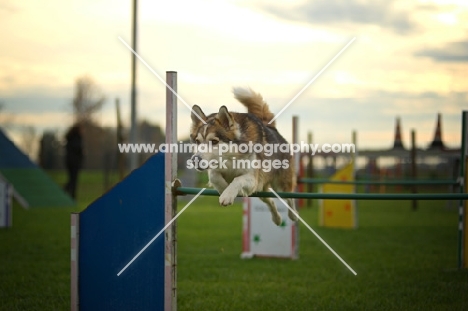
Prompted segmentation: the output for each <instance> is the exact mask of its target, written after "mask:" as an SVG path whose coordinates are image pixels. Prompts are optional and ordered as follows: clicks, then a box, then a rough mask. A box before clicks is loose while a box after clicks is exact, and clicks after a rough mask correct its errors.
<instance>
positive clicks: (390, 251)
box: [0, 172, 468, 310]
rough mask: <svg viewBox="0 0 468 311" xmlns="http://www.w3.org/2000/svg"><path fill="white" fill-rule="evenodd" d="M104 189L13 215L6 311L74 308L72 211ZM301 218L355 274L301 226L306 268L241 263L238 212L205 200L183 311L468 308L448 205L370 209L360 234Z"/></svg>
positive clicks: (0, 271)
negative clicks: (65, 204) (64, 204)
mask: <svg viewBox="0 0 468 311" xmlns="http://www.w3.org/2000/svg"><path fill="white" fill-rule="evenodd" d="M52 176H53V178H55V179H56V180H57V181H59V182H60V183H62V182H63V175H62V174H60V173H57V172H56V173H54V174H52ZM102 189H103V187H102V177H101V176H100V174H96V173H85V174H83V175H82V176H81V180H80V189H79V206H78V207H77V208H76V209H60V208H55V209H52V208H50V209H49V208H41V209H30V210H27V211H25V210H23V209H21V208H20V207H18V206H15V207H14V211H13V213H14V219H13V227H12V228H11V229H8V230H0V310H69V308H70V302H69V301H70V291H69V284H70V276H69V270H70V264H69V262H70V245H69V244H70V242H69V240H70V213H71V212H72V211H75V210H81V209H83V208H84V207H85V206H87V204H89V203H90V202H91V200H93V199H95V198H97V197H98V196H99V195H100V193H102ZM184 203H185V202H181V205H182V204H184ZM301 216H302V217H303V218H304V219H305V220H306V221H307V222H308V223H309V224H310V225H311V226H312V227H313V228H314V229H315V230H316V231H317V232H318V233H319V234H320V235H321V236H322V238H323V239H324V240H326V241H327V242H328V243H329V244H330V246H331V247H332V248H334V249H335V251H336V252H337V253H338V254H340V255H341V256H342V257H343V259H344V260H346V261H347V262H348V263H349V265H350V266H351V267H352V268H353V269H354V270H356V272H357V273H358V275H357V276H354V275H353V274H352V273H350V272H349V271H348V270H347V269H346V268H345V267H344V266H343V265H342V264H341V263H340V262H339V261H338V260H337V259H336V258H335V257H334V256H333V255H332V254H331V253H330V252H329V251H328V250H327V249H326V248H325V247H324V246H323V245H322V244H321V243H320V242H319V241H318V240H317V239H316V238H315V237H314V236H313V235H312V234H311V233H310V232H309V231H308V230H307V228H305V227H304V226H302V225H301V226H300V258H299V260H295V261H290V260H280V259H252V260H241V259H240V257H239V255H240V253H241V248H242V247H241V228H242V227H241V206H240V204H237V205H235V206H231V207H227V208H221V207H218V204H217V201H216V198H208V197H204V198H199V199H198V200H197V201H196V202H195V203H194V204H193V205H192V206H190V207H189V208H188V209H187V211H186V212H185V213H184V214H183V215H182V216H181V217H180V218H179V220H178V232H179V236H178V309H179V310H468V294H467V293H468V273H467V271H458V270H456V255H457V210H456V209H455V208H447V207H446V204H445V202H443V201H432V202H430V201H421V203H420V208H419V210H418V211H416V212H413V211H411V208H410V202H408V201H400V202H397V201H394V202H392V201H362V202H359V229H357V230H336V229H324V228H320V227H317V208H316V206H314V207H312V208H310V209H303V210H301Z"/></svg>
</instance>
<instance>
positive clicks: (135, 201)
mask: <svg viewBox="0 0 468 311" xmlns="http://www.w3.org/2000/svg"><path fill="white" fill-rule="evenodd" d="M166 81H167V84H168V85H167V87H166V143H175V142H177V135H176V129H177V119H176V118H177V101H176V95H175V94H174V93H173V92H172V90H174V92H177V84H176V72H167V73H166ZM467 120H468V112H464V113H463V143H462V157H461V158H462V163H463V165H462V170H461V172H460V178H462V179H463V182H464V184H463V185H465V187H462V189H461V193H459V194H446V193H442V194H434V193H432V194H388V193H387V194H362V193H348V194H346V193H341V194H331V193H281V192H279V193H273V192H258V193H255V194H253V195H252V196H251V197H272V198H276V195H278V196H279V197H281V198H304V199H340V200H342V199H345V200H348V199H351V200H413V199H421V200H432V199H435V200H460V206H461V207H460V258H461V259H462V262H463V267H466V264H467V261H466V260H467V257H468V256H467V254H466V250H467V249H468V248H467V247H466V243H467V241H468V238H467V234H468V230H467V229H466V224H467V222H466V215H467V211H466V210H467V206H466V200H467V199H468V194H467V193H466V190H465V189H466V176H467V175H466V174H465V172H466V168H467V158H466V154H467V150H466V148H467V145H468V144H466V140H467V138H468V135H467V124H468V122H467ZM162 172H164V174H163V173H162ZM176 172H177V154H173V153H166V154H164V155H162V154H157V155H154V156H153V157H151V158H150V159H149V160H148V161H147V162H146V163H145V164H144V165H143V166H141V167H140V168H139V169H137V170H134V171H133V172H132V173H131V174H130V175H129V176H128V177H127V178H126V179H125V180H123V181H122V182H120V183H119V184H117V185H116V186H115V187H114V188H112V189H111V190H110V191H109V192H107V193H105V194H104V195H103V196H102V197H101V198H99V199H98V200H96V201H95V202H94V203H92V204H91V205H90V206H88V208H87V209H85V210H84V211H83V212H81V213H75V214H72V215H71V309H72V310H79V309H83V310H130V309H132V310H142V311H144V310H166V311H169V310H172V311H174V310H176V309H177V251H176V250H177V222H176V221H174V219H173V218H174V216H175V215H176V207H177V196H178V195H195V194H197V195H199V194H202V195H210V196H219V193H218V192H217V191H216V190H213V189H198V188H187V187H182V186H181V185H180V184H178V182H177V180H176ZM462 206H463V207H462ZM220 212H222V211H220ZM268 219H269V220H270V217H268ZM169 225H170V227H168V228H167V229H166V231H165V232H164V234H163V235H161V236H160V237H159V238H157V239H155V240H154V243H152V244H150V245H149V244H148V241H152V238H154V237H155V235H156V234H157V233H158V232H159V231H161V229H163V228H165V227H166V226H169ZM305 225H306V224H305ZM308 228H309V227H308ZM146 245H148V246H147V248H146V249H144V252H143V253H138V252H139V251H140V252H141V250H142V248H144V247H145V246H146ZM136 253H138V254H140V256H139V257H138V258H137V259H136V260H135V261H134V262H133V263H132V264H131V265H128V264H127V263H129V260H131V259H132V258H135V257H134V255H135V254H136ZM339 259H340V258H339ZM130 262H131V261H130ZM125 264H127V266H125ZM124 266H125V267H127V268H126V270H125V271H124V272H123V273H122V268H124ZM119 271H120V272H119Z"/></svg>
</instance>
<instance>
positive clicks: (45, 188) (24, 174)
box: [0, 129, 75, 208]
mask: <svg viewBox="0 0 468 311" xmlns="http://www.w3.org/2000/svg"><path fill="white" fill-rule="evenodd" d="M0 150H1V151H2V152H1V153H0V178H2V179H4V180H6V181H8V183H9V184H10V185H12V187H13V188H12V191H13V197H14V198H15V200H16V201H17V202H18V203H19V204H20V205H21V206H22V207H24V208H29V207H56V206H60V207H66V206H74V205H75V202H74V201H73V199H72V198H71V197H70V196H68V194H66V193H65V192H64V191H63V190H62V189H61V188H60V187H59V186H58V185H57V184H56V183H55V182H54V181H53V180H52V179H51V178H50V177H49V176H48V175H47V174H46V173H45V172H44V171H43V170H42V169H41V168H40V167H38V166H37V165H36V164H34V163H33V162H32V161H31V160H30V159H29V157H28V156H27V155H25V154H24V153H23V152H21V151H20V150H19V148H18V147H16V145H15V144H14V143H13V142H12V141H11V140H10V139H9V138H8V137H7V136H6V135H5V133H4V132H3V131H2V130H1V129H0Z"/></svg>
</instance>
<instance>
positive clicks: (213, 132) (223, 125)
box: [190, 105, 240, 171]
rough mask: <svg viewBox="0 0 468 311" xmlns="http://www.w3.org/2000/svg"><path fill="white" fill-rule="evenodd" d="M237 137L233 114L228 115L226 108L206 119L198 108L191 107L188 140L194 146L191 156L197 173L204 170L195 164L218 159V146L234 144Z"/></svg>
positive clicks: (237, 130) (237, 132) (237, 131)
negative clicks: (190, 124) (194, 149)
mask: <svg viewBox="0 0 468 311" xmlns="http://www.w3.org/2000/svg"><path fill="white" fill-rule="evenodd" d="M239 135H240V134H239V129H238V125H237V122H236V120H235V114H233V113H230V112H229V111H228V109H227V108H226V106H222V107H221V108H219V111H218V113H213V114H210V115H209V116H208V117H207V116H206V115H205V113H204V112H203V111H202V109H201V108H200V107H199V106H197V105H195V106H193V107H192V126H191V130H190V140H191V142H192V143H194V144H196V152H195V153H194V155H193V156H192V161H193V163H194V166H195V168H196V169H197V170H199V171H202V170H204V169H203V167H200V166H198V165H197V164H196V163H199V162H200V161H201V160H205V161H210V160H213V159H218V158H219V157H220V156H222V154H220V146H221V145H223V144H229V142H235V141H236V140H237V139H238V138H239Z"/></svg>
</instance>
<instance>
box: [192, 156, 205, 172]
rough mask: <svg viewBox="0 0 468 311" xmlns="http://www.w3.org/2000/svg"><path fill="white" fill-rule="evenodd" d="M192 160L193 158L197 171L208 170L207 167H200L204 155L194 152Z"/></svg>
mask: <svg viewBox="0 0 468 311" xmlns="http://www.w3.org/2000/svg"><path fill="white" fill-rule="evenodd" d="M191 160H192V163H193V166H194V167H195V169H196V170H197V171H199V172H202V171H204V170H206V168H201V167H200V161H201V160H202V157H200V156H199V155H197V154H194V155H193V156H192V158H191Z"/></svg>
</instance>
